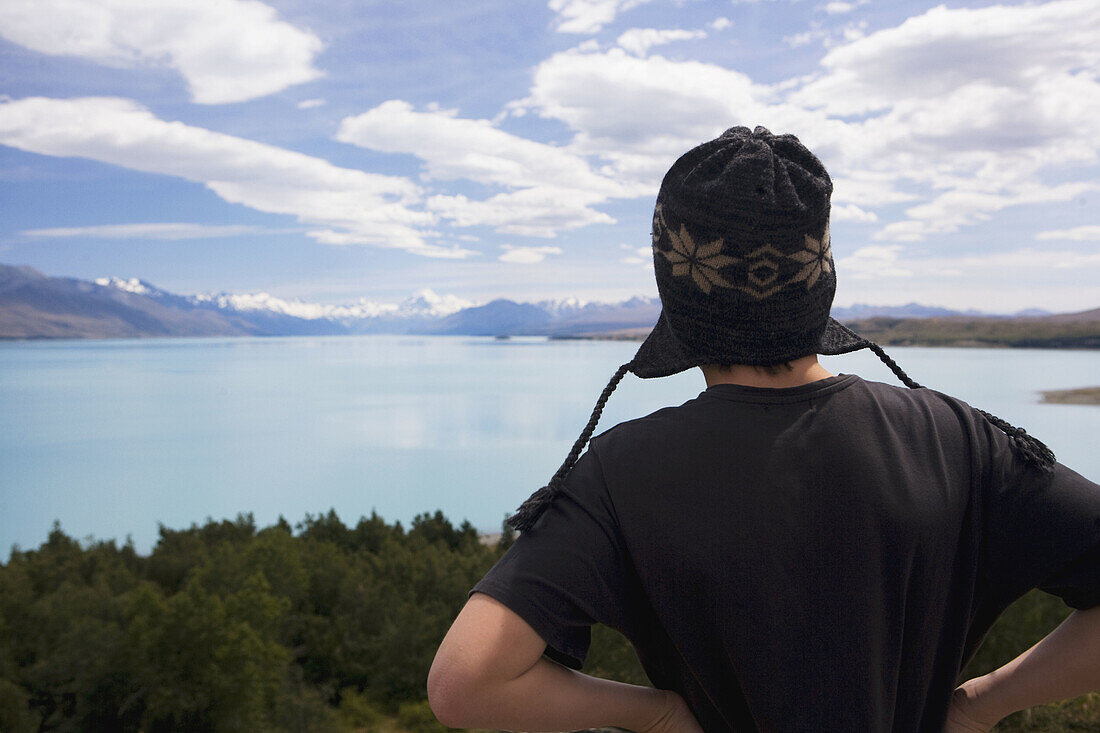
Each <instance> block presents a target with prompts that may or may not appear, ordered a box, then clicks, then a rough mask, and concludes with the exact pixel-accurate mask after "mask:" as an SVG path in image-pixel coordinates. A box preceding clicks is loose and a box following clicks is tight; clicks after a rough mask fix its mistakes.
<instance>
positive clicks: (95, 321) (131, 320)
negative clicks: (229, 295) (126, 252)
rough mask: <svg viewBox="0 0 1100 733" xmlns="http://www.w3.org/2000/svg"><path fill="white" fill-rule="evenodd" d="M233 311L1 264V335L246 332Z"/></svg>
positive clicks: (249, 329) (249, 327)
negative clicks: (181, 303)
mask: <svg viewBox="0 0 1100 733" xmlns="http://www.w3.org/2000/svg"><path fill="white" fill-rule="evenodd" d="M256 332H257V331H256V329H255V328H254V327H253V326H252V325H251V324H249V323H248V322H247V321H246V320H245V319H242V318H240V317H238V316H236V315H235V314H232V313H222V312H217V311H210V310H201V309H191V308H180V307H177V306H175V305H172V304H170V303H168V302H161V301H159V300H157V299H156V298H153V297H149V296H148V295H144V294H141V293H134V292H129V291H126V290H121V289H119V288H113V287H108V286H103V285H98V284H96V283H93V282H88V281H85V280H76V279H72V278H60V277H46V276H45V275H43V274H42V273H40V272H38V271H37V270H35V269H32V268H30V267H10V266H7V265H0V338H7V339H13V338H126V337H133V336H248V335H252V334H254V333H256Z"/></svg>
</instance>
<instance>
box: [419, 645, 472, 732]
mask: <svg viewBox="0 0 1100 733" xmlns="http://www.w3.org/2000/svg"><path fill="white" fill-rule="evenodd" d="M477 699H478V698H477V695H476V694H475V690H474V687H473V685H472V684H471V683H470V680H468V679H466V676H465V675H463V674H462V673H461V672H460V671H459V670H458V669H456V665H455V664H453V663H448V661H447V660H446V659H440V657H439V655H436V658H435V661H434V662H432V668H431V669H430V670H429V671H428V707H430V708H431V711H432V715H434V716H435V717H436V719H437V720H438V721H439V722H440V723H442V724H443V725H445V726H447V727H448V728H470V727H473V726H474V723H473V722H471V716H473V715H474V714H475V713H476V707H475V704H476V701H477Z"/></svg>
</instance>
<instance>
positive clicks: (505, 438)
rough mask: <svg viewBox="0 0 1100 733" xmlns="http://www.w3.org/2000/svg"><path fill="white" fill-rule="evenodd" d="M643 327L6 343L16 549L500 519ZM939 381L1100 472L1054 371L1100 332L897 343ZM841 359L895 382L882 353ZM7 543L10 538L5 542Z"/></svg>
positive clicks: (639, 384)
mask: <svg viewBox="0 0 1100 733" xmlns="http://www.w3.org/2000/svg"><path fill="white" fill-rule="evenodd" d="M636 348H637V344H636V343H630V342H586V341H547V340H544V339H540V338H533V339H509V340H497V339H492V338H470V337H448V336H443V337H422V336H416V337H411V336H362V337H294V338H256V339H228V338H225V339H149V340H119V341H56V342H28V343H8V344H2V345H0V548H3V549H4V550H6V549H7V548H8V547H9V546H10V545H11V544H12V543H18V544H20V545H21V546H23V547H32V546H36V545H37V544H38V543H40V542H41V541H42V540H44V539H45V536H46V533H47V531H48V529H49V525H50V523H51V522H52V521H53V520H54V519H55V518H57V519H60V520H61V522H62V525H63V526H64V528H65V529H66V531H68V532H69V533H70V534H73V535H76V536H78V537H82V536H86V535H89V534H94V535H95V536H96V537H100V538H107V537H117V538H119V539H122V538H124V537H125V536H126V535H127V534H132V535H133V538H134V541H135V542H136V544H137V546H138V548H139V549H140V550H142V551H145V550H148V549H149V548H150V547H151V545H152V543H153V542H154V541H155V538H156V525H157V522H163V523H164V524H166V525H167V526H169V527H180V526H185V525H187V524H189V523H191V522H196V521H202V520H203V519H204V518H206V517H207V516H212V517H214V518H223V517H232V516H234V515H235V514H236V513H237V512H241V511H252V512H254V513H255V515H256V519H257V521H258V522H260V523H261V524H267V523H270V522H273V521H274V520H275V519H276V518H277V517H278V515H279V514H283V515H285V516H286V517H287V518H288V519H289V520H290V521H292V522H294V521H298V520H300V519H301V518H302V516H303V515H304V514H305V513H306V512H314V513H316V512H318V511H326V510H327V509H328V508H329V507H335V509H336V510H337V512H338V513H339V514H340V515H341V516H342V517H343V518H344V519H345V520H349V521H353V520H355V519H356V518H357V517H358V516H359V515H361V514H369V513H370V511H371V510H372V509H376V510H377V511H378V512H379V513H380V514H381V515H382V516H383V517H385V518H386V519H387V520H390V521H392V520H393V519H401V520H402V521H404V522H407V521H408V520H409V519H411V518H412V517H413V516H414V515H415V514H416V513H417V512H421V511H429V510H433V511H434V510H435V509H437V508H438V509H442V510H443V511H444V513H445V514H446V515H447V516H448V517H450V518H451V519H452V520H454V521H456V522H459V521H461V520H462V519H469V520H470V521H471V522H472V523H473V524H474V525H476V526H478V527H480V528H483V529H486V530H493V529H497V528H499V526H500V521H501V519H502V518H503V516H504V514H505V513H506V512H508V511H510V510H512V509H514V508H515V507H516V506H517V505H518V504H519V503H520V502H521V501H522V500H523V499H525V498H526V497H527V496H528V494H529V493H530V492H531V491H532V490H534V489H535V488H537V487H538V486H541V485H542V484H544V483H545V482H546V480H547V479H548V478H549V476H550V474H552V473H553V471H554V470H555V469H556V468H557V467H558V465H559V464H560V462H561V461H562V459H563V458H564V457H565V454H566V452H567V451H568V450H569V447H570V445H571V444H572V442H573V440H575V439H576V437H577V434H578V433H579V432H580V429H581V428H582V427H583V425H584V423H585V421H586V420H587V419H588V415H589V413H590V411H591V409H592V406H593V404H594V403H595V400H596V398H597V397H598V396H599V393H600V390H602V389H603V387H604V385H605V384H606V383H607V380H608V379H610V377H611V375H612V374H613V373H614V371H615V368H616V367H618V365H619V364H621V363H623V362H625V361H628V360H629V359H630V358H631V356H633V353H634V351H635V350H636ZM889 351H890V353H891V355H892V356H894V358H895V359H896V360H897V361H898V362H899V363H900V364H901V365H902V366H903V367H904V368H905V369H906V371H908V372H909V374H910V375H912V376H913V378H914V379H916V380H917V381H918V382H921V383H922V384H925V385H927V386H929V387H932V388H934V389H938V390H940V391H943V392H948V393H951V394H954V395H956V396H958V397H961V398H962V399H965V400H967V401H968V402H970V403H972V404H974V405H976V406H979V407H982V408H983V409H986V410H988V411H990V412H994V413H996V414H998V415H1000V416H1001V417H1003V418H1005V419H1006V420H1009V421H1010V422H1012V423H1015V424H1017V425H1020V426H1022V427H1025V428H1026V429H1027V430H1028V431H1029V432H1031V433H1033V434H1035V435H1037V436H1039V437H1040V438H1041V439H1043V440H1044V441H1046V442H1047V443H1048V444H1049V445H1050V446H1051V447H1052V448H1054V450H1055V452H1056V453H1058V456H1059V458H1060V459H1061V460H1062V461H1063V462H1064V463H1066V464H1067V465H1069V466H1071V467H1072V468H1074V469H1076V470H1077V471H1079V472H1080V473H1082V474H1084V475H1085V476H1088V477H1090V478H1092V479H1093V480H1100V454H1098V453H1097V451H1095V450H1094V449H1093V447H1092V445H1091V444H1092V442H1093V441H1094V439H1095V436H1096V435H1097V433H1098V430H1097V429H1098V428H1100V408H1096V407H1087V406H1076V405H1045V404H1040V403H1039V402H1038V391H1039V390H1044V389H1059V388H1068V387H1082V386H1089V385H1093V384H1097V383H1100V376H1098V375H1100V352H1083V351H1077V352H1071V351H1040V350H1007V349H929V348H891V349H889ZM823 363H824V364H825V366H826V368H827V369H829V370H830V371H832V372H834V373H836V372H855V373H858V374H861V375H862V376H864V377H865V378H868V379H876V380H880V381H884V382H888V383H896V380H895V379H894V377H893V375H892V374H890V372H889V371H888V370H887V369H886V368H885V367H884V366H883V365H882V364H881V363H880V362H879V361H878V359H877V358H875V356H874V355H873V354H870V353H869V352H859V353H856V354H849V355H845V356H842V357H827V358H825V359H823ZM705 386H706V385H705V383H704V382H703V378H702V374H701V373H700V372H699V371H698V370H691V371H689V372H687V373H684V374H678V375H675V376H672V377H666V378H662V379H650V380H642V379H638V378H636V377H634V376H632V375H628V376H627V377H626V378H625V379H624V380H623V381H622V382H621V384H620V386H619V388H618V389H617V390H616V392H615V393H614V395H613V396H612V397H611V399H610V401H609V402H608V405H607V408H606V409H605V411H604V416H603V419H602V420H601V422H600V426H599V427H598V428H597V432H600V431H602V430H604V429H606V428H609V427H611V426H612V425H614V424H615V423H616V422H619V421H621V420H626V419H629V418H632V417H637V416H640V415H644V414H646V413H648V412H651V411H653V410H655V409H658V408H660V407H663V406H665V405H672V404H679V403H681V402H683V401H685V400H688V399H691V398H692V397H694V396H695V395H697V394H698V393H699V392H700V391H701V390H702V389H704V388H705ZM5 554H6V552H5Z"/></svg>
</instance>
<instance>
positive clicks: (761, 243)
mask: <svg viewBox="0 0 1100 733" xmlns="http://www.w3.org/2000/svg"><path fill="white" fill-rule="evenodd" d="M832 191H833V184H832V181H831V180H830V179H829V174H828V173H827V172H826V171H825V167H824V166H823V165H822V164H821V161H819V160H818V159H817V157H815V156H814V154H813V153H811V152H810V151H809V150H807V149H806V148H805V146H803V145H802V143H800V142H799V141H798V138H796V137H795V136H794V135H773V134H771V133H770V132H769V131H768V130H766V129H765V128H763V127H757V128H756V129H755V130H752V131H750V130H749V129H748V128H747V127H733V128H730V129H729V130H726V132H724V133H722V135H721V136H719V137H718V138H716V139H714V140H711V141H710V142H706V143H703V144H702V145H699V146H698V147H696V148H693V149H691V150H689V151H688V152H687V153H685V154H684V155H683V156H681V157H680V159H679V160H677V161H676V162H675V163H674V164H673V165H672V168H670V169H669V171H668V173H667V174H665V177H664V180H663V181H662V183H661V189H660V192H659V193H658V194H657V205H656V207H655V209H654V213H653V269H654V273H655V275H656V277H657V290H658V293H659V294H660V297H661V306H662V307H661V315H660V317H659V318H658V319H657V324H656V325H655V326H654V328H653V330H652V331H651V332H650V334H649V336H648V337H647V338H646V340H645V341H644V342H643V343H642V345H641V347H640V348H639V349H638V351H637V353H636V354H635V355H634V358H633V359H631V361H629V362H628V363H626V364H623V365H622V366H620V367H619V369H618V370H617V371H616V372H615V375H614V376H613V377H612V378H611V381H610V382H609V383H608V385H607V387H605V388H604V391H603V393H602V394H601V395H600V398H599V400H598V401H597V402H596V407H595V409H594V410H593V411H592V416H591V418H590V419H589V421H588V425H586V426H585V428H584V430H583V431H582V432H581V435H580V438H578V439H577V441H576V443H574V445H573V449H572V450H571V451H570V452H569V455H568V457H567V458H566V460H565V462H564V463H563V464H562V465H561V467H560V468H559V469H558V470H557V472H555V474H554V476H553V477H552V478H551V479H550V482H549V483H548V484H547V485H546V486H544V487H542V488H541V489H539V490H538V491H536V492H535V493H534V494H532V495H531V497H530V498H529V499H528V500H527V501H525V502H524V503H523V505H522V506H520V508H519V509H518V511H517V512H516V514H515V515H514V516H512V517H510V518H509V519H508V524H510V525H511V526H512V527H514V528H515V529H517V530H521V531H523V530H526V529H529V528H530V527H531V526H532V525H533V524H534V522H535V520H536V519H537V518H538V517H539V515H540V514H541V513H542V511H543V510H544V509H545V507H546V506H547V504H549V502H550V501H552V500H553V498H554V496H555V495H556V494H557V492H558V491H559V490H560V487H561V483H562V481H564V479H565V477H566V476H567V475H568V473H569V471H570V470H571V469H572V467H573V464H574V463H576V461H577V458H579V457H580V454H581V451H583V450H584V447H585V445H587V443H588V439H589V438H590V437H591V436H592V432H593V431H594V430H595V428H596V423H597V422H598V421H599V418H600V413H601V412H602V411H603V406H604V404H606V402H607V398H608V397H610V395H611V392H612V391H614V389H615V387H616V386H618V383H619V380H621V379H622V378H623V376H624V375H625V374H626V372H627V371H631V372H633V373H634V374H635V375H637V376H639V377H642V378H646V379H648V378H653V377H666V376H669V375H671V374H676V373H678V372H682V371H684V370H686V369H690V368H691V367H695V366H702V365H704V364H752V365H770V364H781V363H783V362H788V361H791V360H793V359H797V358H799V357H803V356H807V355H810V354H827V355H835V354H844V353H848V352H851V351H856V350H858V349H870V350H871V351H873V352H874V353H875V354H877V355H878V357H879V358H880V359H882V361H883V362H884V363H885V364H886V365H887V366H888V367H889V368H890V369H891V371H893V372H894V374H895V375H897V377H898V379H899V380H901V382H902V383H903V384H905V385H906V386H907V387H910V388H913V389H918V388H920V386H921V385H919V384H917V383H916V382H914V381H913V380H912V379H910V378H909V376H908V375H907V374H906V373H905V372H904V371H903V370H902V369H901V367H899V366H898V365H897V364H896V363H895V362H894V360H893V359H891V358H890V357H889V356H887V354H886V353H885V352H884V351H883V350H882V348H881V347H880V346H879V345H878V344H875V343H873V342H871V341H868V340H867V339H865V338H863V337H861V336H859V335H858V334H857V333H855V332H854V331H852V330H851V329H849V328H847V327H846V326H843V325H841V324H840V323H838V322H837V321H835V320H833V319H832V318H831V317H830V316H829V309H830V307H831V306H832V302H833V295H834V293H835V292H836V274H835V272H834V270H833V258H832V252H831V248H830V238H829V211H830V208H829V207H830V196H831V195H832ZM982 414H983V415H985V417H986V419H988V420H989V421H990V422H992V423H993V424H994V425H996V426H997V427H998V428H1000V429H1001V430H1003V431H1004V432H1005V433H1006V434H1008V435H1009V436H1010V437H1011V438H1012V439H1013V445H1014V446H1015V447H1016V448H1017V450H1018V451H1019V452H1020V453H1021V455H1023V457H1024V458H1026V459H1027V460H1029V461H1031V462H1032V463H1035V464H1036V465H1039V466H1041V467H1044V468H1049V467H1050V466H1052V465H1053V463H1054V454H1053V453H1051V451H1050V449H1049V448H1047V446H1045V445H1044V444H1043V443H1042V442H1041V441H1039V440H1037V439H1035V438H1034V437H1032V436H1030V435H1028V434H1027V433H1026V432H1025V431H1024V430H1022V429H1020V428H1015V427H1013V426H1012V425H1009V424H1008V423H1007V422H1005V421H1004V420H1001V419H1000V418H998V417H995V416H993V415H990V414H989V413H985V412H983V413H982Z"/></svg>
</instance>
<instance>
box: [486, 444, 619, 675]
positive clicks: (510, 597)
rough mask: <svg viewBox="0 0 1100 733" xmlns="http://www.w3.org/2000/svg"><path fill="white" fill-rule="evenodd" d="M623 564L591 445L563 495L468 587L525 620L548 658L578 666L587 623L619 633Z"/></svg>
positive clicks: (588, 630)
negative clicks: (541, 644)
mask: <svg viewBox="0 0 1100 733" xmlns="http://www.w3.org/2000/svg"><path fill="white" fill-rule="evenodd" d="M628 562H629V561H628V560H627V558H626V555H625V550H624V548H623V545H622V542H621V535H620V532H619V529H618V524H617V522H616V520H615V513H614V507H613V505H612V503H611V499H610V496H609V495H608V492H607V487H606V485H605V483H604V479H603V472H602V470H601V468H600V462H599V459H598V457H597V456H596V452H595V450H594V449H593V448H590V449H589V450H588V451H587V452H586V453H584V454H583V455H582V456H581V457H580V459H578V461H577V463H576V464H575V465H574V466H573V470H572V471H571V472H570V473H569V476H568V477H567V478H566V480H565V482H564V486H563V489H562V491H561V493H560V494H559V495H558V496H557V497H556V498H555V499H554V500H553V501H552V502H551V503H550V505H549V506H548V507H547V508H546V510H545V511H544V512H543V514H542V515H541V516H540V517H539V518H538V520H537V521H536V522H535V524H534V525H533V526H532V527H531V529H529V530H528V531H526V532H522V533H521V534H520V535H519V537H518V538H517V539H516V541H515V543H514V544H513V545H512V546H511V547H509V548H508V550H507V551H506V552H505V553H504V555H503V556H502V557H501V558H500V560H499V561H497V563H496V565H494V566H493V567H492V569H490V570H489V572H488V573H486V575H485V577H483V578H482V579H481V580H480V581H478V583H477V584H476V585H475V586H474V587H473V588H472V589H471V590H470V595H472V594H473V593H475V592H480V593H486V594H488V595H490V596H492V597H493V598H495V599H497V600H498V601H500V602H501V603H503V604H504V605H506V606H508V607H509V608H510V609H511V610H512V611H514V612H515V613H516V614H518V615H519V616H520V617H522V618H523V619H524V620H525V621H526V622H527V623H528V624H530V625H531V627H532V628H533V629H534V630H535V631H537V632H538V633H539V635H540V636H541V637H542V638H543V640H544V641H545V642H546V644H547V648H546V651H545V654H546V656H547V657H549V658H550V659H552V660H554V661H555V662H558V663H560V664H563V665H565V666H567V667H570V668H572V669H580V668H581V666H582V665H583V662H584V658H585V656H586V655H587V653H588V647H589V644H590V642H591V626H592V624H593V623H602V624H605V625H608V626H611V627H612V628H617V629H620V630H621V629H622V624H623V615H624V613H625V610H624V609H625V608H626V606H627V604H626V602H625V597H626V583H627V582H628V581H627V578H626V576H627V565H628Z"/></svg>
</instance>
